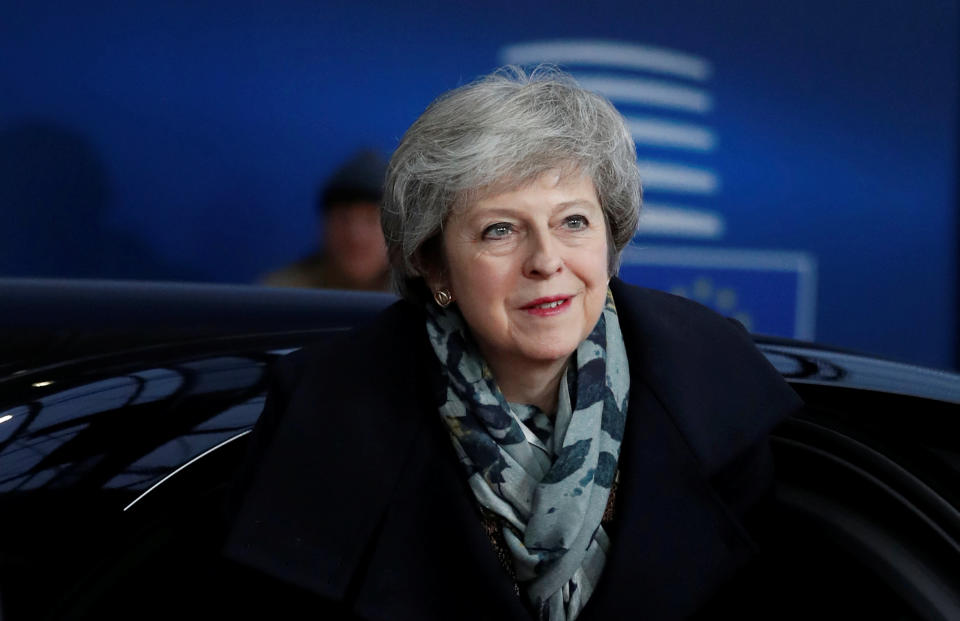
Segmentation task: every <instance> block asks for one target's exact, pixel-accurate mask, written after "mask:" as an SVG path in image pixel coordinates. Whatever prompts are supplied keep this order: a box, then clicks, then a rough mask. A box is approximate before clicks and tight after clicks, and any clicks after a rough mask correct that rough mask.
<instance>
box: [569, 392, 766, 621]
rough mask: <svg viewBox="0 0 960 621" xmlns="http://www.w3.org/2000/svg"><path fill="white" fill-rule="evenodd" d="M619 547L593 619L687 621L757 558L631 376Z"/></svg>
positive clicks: (615, 539)
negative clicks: (741, 567)
mask: <svg viewBox="0 0 960 621" xmlns="http://www.w3.org/2000/svg"><path fill="white" fill-rule="evenodd" d="M632 379H633V383H632V384H631V392H630V408H629V413H628V417H627V426H626V432H625V437H624V442H623V446H622V449H621V453H620V482H619V485H618V488H617V499H616V518H615V520H614V524H613V528H612V529H611V533H610V534H611V545H612V550H611V554H610V558H609V559H608V561H607V565H606V567H605V568H604V571H603V576H602V578H601V580H600V584H599V585H598V587H597V590H596V591H595V592H594V594H593V597H592V598H591V599H590V602H588V604H587V606H586V608H585V610H584V615H583V617H581V619H583V620H584V621H590V620H593V619H611V618H622V617H623V616H624V615H626V614H628V613H629V616H631V617H635V618H637V619H645V620H653V619H682V618H686V617H687V616H689V615H690V614H692V613H693V612H694V611H695V610H696V609H697V608H698V607H699V606H700V604H702V603H703V602H704V601H705V600H706V599H707V598H708V597H709V596H710V595H711V594H712V593H713V592H714V591H716V589H717V588H718V587H719V585H720V584H721V583H722V581H723V580H724V579H725V578H726V577H728V576H730V575H731V574H732V572H733V571H735V569H736V568H737V567H738V566H739V565H740V564H741V563H743V562H744V561H745V560H746V559H747V558H748V557H749V555H750V554H751V546H750V544H749V543H748V542H747V541H746V540H745V539H744V538H743V537H742V536H741V533H740V531H739V528H738V527H737V526H736V524H735V523H734V522H733V521H732V520H731V519H730V517H729V515H728V514H727V513H726V511H725V510H724V508H723V506H722V505H721V504H720V503H719V502H718V501H717V500H716V498H715V495H714V493H713V492H712V490H711V489H710V488H709V486H708V485H707V483H706V481H705V480H704V478H703V475H702V473H701V469H700V465H699V464H698V463H697V461H696V459H695V457H694V455H693V454H692V453H691V452H690V449H689V447H688V446H687V445H686V444H685V442H684V440H683V438H682V436H681V435H680V434H679V433H678V431H677V429H676V427H675V426H674V425H673V423H672V421H671V419H670V417H669V416H668V415H667V413H666V412H665V411H664V409H663V407H662V406H661V404H660V403H659V401H658V400H657V398H656V397H655V395H654V393H653V392H652V391H651V390H650V389H649V387H648V386H647V385H646V384H644V383H643V382H642V381H641V380H640V379H639V378H632Z"/></svg>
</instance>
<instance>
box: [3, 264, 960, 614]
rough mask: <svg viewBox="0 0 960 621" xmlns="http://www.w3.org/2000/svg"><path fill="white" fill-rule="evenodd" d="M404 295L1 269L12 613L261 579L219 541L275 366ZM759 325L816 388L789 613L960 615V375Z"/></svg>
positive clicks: (196, 598)
mask: <svg viewBox="0 0 960 621" xmlns="http://www.w3.org/2000/svg"><path fill="white" fill-rule="evenodd" d="M393 300H394V298H392V297H391V296H389V295H382V294H361V293H346V292H319V291H302V290H285V289H269V288H262V287H230V286H201V285H185V284H169V285H168V284H147V283H117V282H96V281H88V282H70V281H28V280H2V279H0V343H2V344H0V526H2V529H3V531H2V534H0V611H2V618H3V619H6V620H9V621H17V620H20V619H43V618H51V619H61V618H114V617H123V618H143V617H149V616H158V617H168V616H169V615H170V614H172V613H173V612H175V611H179V612H180V614H181V616H185V617H188V618H192V617H194V616H199V615H201V614H217V615H218V616H220V614H222V613H224V611H228V610H229V609H230V606H229V600H230V593H231V588H239V587H238V586H237V585H240V584H243V585H245V586H244V588H250V587H249V585H250V584H255V582H254V583H251V582H250V581H249V578H244V580H243V581H235V579H236V578H237V576H238V575H239V574H237V573H236V568H233V567H231V566H229V564H227V563H226V562H225V561H222V560H221V559H220V558H219V554H218V550H219V545H220V541H221V539H222V535H223V531H224V524H226V523H228V522H229V514H230V507H231V495H230V490H231V485H232V483H233V481H234V480H235V479H236V477H237V476H238V474H237V473H238V470H239V469H240V466H241V464H242V463H243V459H244V452H245V448H246V447H245V444H246V440H247V435H248V434H249V432H250V430H251V429H252V427H253V425H254V423H255V422H256V420H257V417H258V416H259V414H260V411H261V409H262V406H263V402H264V397H265V392H266V388H267V382H268V377H269V370H270V365H271V364H272V363H273V362H274V361H275V360H276V359H277V358H278V357H279V356H281V355H283V354H285V353H287V352H289V351H292V350H294V349H297V348H300V347H302V346H305V345H308V344H310V343H315V342H318V341H321V340H323V339H327V338H331V336H332V335H335V334H337V333H339V332H341V331H343V330H346V329H349V328H350V327H351V326H354V325H357V324H359V323H362V322H364V321H365V320H367V319H369V318H371V317H372V316H373V315H374V314H376V313H377V312H378V311H379V310H380V309H382V308H384V307H385V306H386V305H388V304H390V303H392V301H393ZM756 342H757V344H758V346H759V347H760V348H761V350H762V351H763V352H764V353H765V354H766V356H767V357H768V358H769V360H770V361H771V362H772V363H773V364H774V366H775V367H776V368H777V369H778V370H780V372H781V373H782V374H783V375H784V377H786V378H787V380H788V381H789V382H790V383H791V384H792V386H793V387H794V388H795V389H796V391H797V392H798V393H799V394H800V395H801V396H802V397H803V398H804V399H805V401H806V403H807V407H806V409H805V410H804V411H803V412H802V413H800V414H799V415H798V416H796V417H795V418H793V419H791V420H788V421H787V422H785V423H784V424H783V425H781V426H780V427H779V428H778V429H777V430H776V432H775V436H774V450H775V454H776V460H777V478H778V480H777V492H776V499H775V500H776V501H775V503H774V506H773V507H772V509H771V511H773V512H774V513H775V514H776V516H777V519H776V520H774V521H773V522H772V523H774V524H775V525H776V528H775V529H773V532H771V533H770V534H769V536H768V538H767V539H766V540H765V542H764V543H763V551H762V555H763V557H764V558H766V559H767V560H766V564H763V565H760V567H761V569H760V571H770V572H772V574H771V575H773V576H775V580H774V584H775V586H774V587H773V588H775V589H776V593H777V597H778V598H779V599H778V600H777V601H782V605H783V615H782V616H783V617H788V616H803V615H807V614H809V615H816V616H817V617H819V618H836V617H842V618H861V617H867V618H889V619H913V618H919V619H960V434H958V433H957V432H958V430H960V425H958V420H960V419H958V416H960V376H958V375H955V374H952V373H947V372H943V371H935V370H931V369H925V368H920V367H916V366H911V365H906V364H902V363H896V362H890V361H884V360H879V359H876V358H872V357H869V356H863V355H858V354H854V353H849V352H843V351H839V350H833V349H828V348H823V347H818V346H815V345H810V344H805V343H798V342H793V341H785V340H780V339H771V338H763V337H757V338H756ZM318 415H322V413H320V412H318ZM768 582H769V581H768ZM638 588H642V587H640V586H639V585H638ZM738 596H742V593H738V591H737V590H736V589H735V588H731V589H730V591H729V594H727V595H725V596H724V597H728V598H735V597H738ZM231 614H233V613H231Z"/></svg>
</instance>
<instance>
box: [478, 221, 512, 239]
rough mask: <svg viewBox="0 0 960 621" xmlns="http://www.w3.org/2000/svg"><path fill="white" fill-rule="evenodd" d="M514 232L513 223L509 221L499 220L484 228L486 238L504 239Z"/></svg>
mask: <svg viewBox="0 0 960 621" xmlns="http://www.w3.org/2000/svg"><path fill="white" fill-rule="evenodd" d="M512 232H513V225H512V224H510V223H509V222H497V223H496V224H491V225H490V226H488V227H487V228H485V229H483V238H484V239H502V238H504V237H506V236H507V235H509V234H510V233H512Z"/></svg>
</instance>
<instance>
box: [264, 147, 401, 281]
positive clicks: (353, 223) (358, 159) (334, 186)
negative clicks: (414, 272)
mask: <svg viewBox="0 0 960 621" xmlns="http://www.w3.org/2000/svg"><path fill="white" fill-rule="evenodd" d="M386 169H387V162H386V160H385V159H384V158H383V156H381V155H380V154H379V153H377V152H376V151H373V150H363V151H360V152H358V153H357V154H355V155H354V156H353V157H351V158H350V159H349V160H347V161H346V162H344V164H343V165H342V166H340V168H339V169H337V171H336V172H334V173H333V176H332V177H331V178H330V180H329V181H328V182H327V183H326V184H325V185H324V186H323V187H322V188H321V189H320V191H319V192H318V193H317V201H316V209H317V214H318V216H319V217H320V219H321V234H320V237H321V243H322V246H321V249H320V250H318V251H316V252H314V253H312V254H310V255H308V256H306V257H304V258H302V259H300V260H299V261H297V262H296V263H294V264H293V265H290V266H287V267H285V268H282V269H280V270H277V271H276V272H272V273H270V274H268V275H267V276H266V277H264V278H263V280H262V282H263V284H266V285H271V286H277V287H318V288H324V289H362V290H368V291H377V290H381V291H387V290H389V288H390V274H389V268H388V264H387V248H386V244H385V242H384V240H383V231H382V230H381V228H380V199H381V197H382V196H383V178H384V175H385V173H386Z"/></svg>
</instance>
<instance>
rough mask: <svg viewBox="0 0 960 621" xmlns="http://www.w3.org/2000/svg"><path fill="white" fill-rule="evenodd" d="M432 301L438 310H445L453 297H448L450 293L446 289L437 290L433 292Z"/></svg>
mask: <svg viewBox="0 0 960 621" xmlns="http://www.w3.org/2000/svg"><path fill="white" fill-rule="evenodd" d="M433 301H434V302H436V303H437V306H439V307H440V308H446V307H448V306H450V302H453V296H452V295H450V291H449V290H447V289H437V290H436V291H434V292H433Z"/></svg>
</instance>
